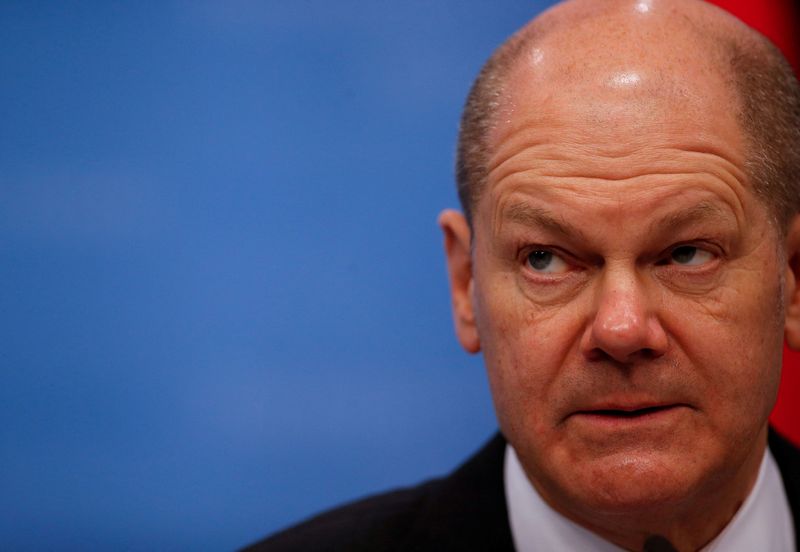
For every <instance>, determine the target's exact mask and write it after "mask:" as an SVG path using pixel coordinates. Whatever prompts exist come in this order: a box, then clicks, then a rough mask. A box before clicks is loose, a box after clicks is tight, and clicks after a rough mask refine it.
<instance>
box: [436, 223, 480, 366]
mask: <svg viewBox="0 0 800 552" xmlns="http://www.w3.org/2000/svg"><path fill="white" fill-rule="evenodd" d="M439 226H440V227H441V229H442V232H444V252H445V255H446V256H447V273H448V276H449V278H450V296H451V298H452V303H453V320H454V322H455V326H456V336H458V340H459V342H460V343H461V346H462V347H464V349H466V350H467V352H468V353H477V352H478V351H480V350H481V343H480V339H479V338H478V329H477V327H476V325H475V309H474V305H473V285H474V284H473V276H472V248H471V243H472V232H471V231H470V228H469V225H468V224H467V219H466V218H464V215H462V214H461V213H459V212H458V211H454V210H452V209H447V210H445V211H443V212H442V214H441V215H439Z"/></svg>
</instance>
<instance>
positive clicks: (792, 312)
mask: <svg viewBox="0 0 800 552" xmlns="http://www.w3.org/2000/svg"><path fill="white" fill-rule="evenodd" d="M799 280H800V215H795V217H794V218H793V219H792V221H791V222H790V223H789V230H788V232H787V234H786V327H785V330H784V335H785V336H786V344H787V345H789V347H790V348H792V349H794V350H795V351H800V286H798V281H799Z"/></svg>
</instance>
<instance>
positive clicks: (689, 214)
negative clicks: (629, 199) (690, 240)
mask: <svg viewBox="0 0 800 552" xmlns="http://www.w3.org/2000/svg"><path fill="white" fill-rule="evenodd" d="M725 215H726V214H725V210H723V209H722V208H720V207H719V206H718V205H716V204H714V203H711V202H708V201H701V202H700V203H698V204H697V205H693V206H692V207H689V208H688V209H684V210H683V211H678V212H675V213H670V214H668V215H666V216H664V217H662V218H660V219H658V220H656V221H654V222H653V223H651V224H650V230H651V231H655V230H656V229H658V230H661V231H666V232H674V231H676V230H678V229H679V228H681V227H682V226H686V225H687V224H690V223H694V222H701V221H704V220H718V221H720V222H722V221H727V220H728V218H729V217H727V216H725Z"/></svg>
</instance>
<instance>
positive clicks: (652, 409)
mask: <svg viewBox="0 0 800 552" xmlns="http://www.w3.org/2000/svg"><path fill="white" fill-rule="evenodd" d="M676 406H678V405H673V404H667V405H659V406H645V407H642V408H601V409H597V410H581V411H579V412H577V414H588V415H596V416H611V417H615V418H637V417H641V416H647V415H649V414H656V413H658V412H662V411H665V410H669V409H671V408H675V407H676Z"/></svg>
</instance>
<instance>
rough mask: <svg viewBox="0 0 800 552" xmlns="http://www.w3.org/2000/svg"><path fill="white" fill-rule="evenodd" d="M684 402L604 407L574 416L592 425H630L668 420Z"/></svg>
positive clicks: (677, 411) (682, 406)
mask: <svg viewBox="0 0 800 552" xmlns="http://www.w3.org/2000/svg"><path fill="white" fill-rule="evenodd" d="M686 406H687V405H684V404H659V405H642V406H624V407H608V408H606V407H603V408H591V409H587V410H579V411H577V412H574V413H573V414H572V417H573V418H576V419H577V420H580V421H582V422H586V423H589V424H592V425H598V426H608V427H629V426H635V425H642V424H648V423H657V422H662V421H667V420H669V419H670V418H672V417H674V416H676V415H678V414H680V413H681V411H682V410H684V409H685V408H686Z"/></svg>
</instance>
